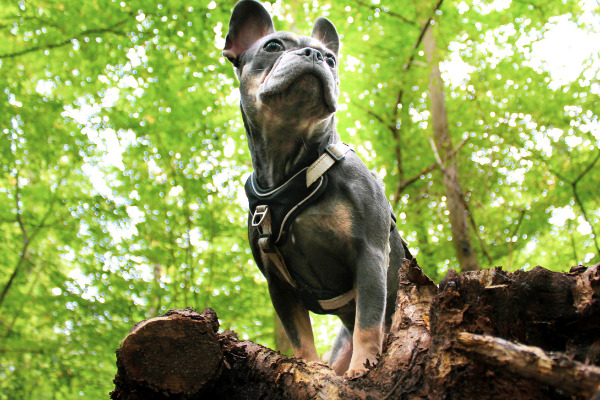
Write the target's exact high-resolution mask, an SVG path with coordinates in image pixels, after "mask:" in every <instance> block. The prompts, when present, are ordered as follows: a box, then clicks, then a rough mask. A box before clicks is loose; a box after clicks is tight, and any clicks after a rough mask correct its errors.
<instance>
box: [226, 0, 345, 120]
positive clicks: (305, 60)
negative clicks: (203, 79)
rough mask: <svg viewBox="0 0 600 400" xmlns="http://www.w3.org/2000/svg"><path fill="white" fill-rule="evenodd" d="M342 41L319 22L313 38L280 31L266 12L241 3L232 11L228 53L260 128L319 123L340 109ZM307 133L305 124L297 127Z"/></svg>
mask: <svg viewBox="0 0 600 400" xmlns="http://www.w3.org/2000/svg"><path fill="white" fill-rule="evenodd" d="M338 49H339V37H338V34H337V31H336V29H335V27H334V26H333V24H332V23H331V22H330V21H329V20H327V19H326V18H322V17H321V18H318V19H317V20H316V22H315V25H314V27H313V31H312V35H311V36H298V35H295V34H293V33H290V32H276V31H275V29H274V27H273V20H272V19H271V16H270V15H269V13H268V12H267V10H266V9H265V8H264V7H263V6H262V5H261V4H260V3H259V2H257V1H254V0H242V1H240V2H239V3H237V5H236V6H235V8H234V9H233V12H232V15H231V19H230V21H229V33H228V34H227V38H226V42H225V48H224V50H223V55H224V56H225V57H226V58H227V59H228V60H229V61H231V62H232V63H233V65H234V67H235V71H236V74H237V76H238V79H239V81H240V94H241V103H242V112H243V113H244V114H245V117H246V118H249V120H250V121H251V122H252V123H253V124H254V125H256V126H259V127H264V125H265V124H280V125H284V124H286V123H287V124H298V123H299V124H308V125H307V126H306V129H309V130H310V129H311V127H310V126H311V125H313V126H314V125H315V124H318V123H320V122H322V121H323V120H326V119H329V118H332V116H333V114H334V113H335V111H336V109H337V101H338V95H339V88H338ZM298 128H299V129H301V130H302V129H303V127H302V126H299V127H298Z"/></svg>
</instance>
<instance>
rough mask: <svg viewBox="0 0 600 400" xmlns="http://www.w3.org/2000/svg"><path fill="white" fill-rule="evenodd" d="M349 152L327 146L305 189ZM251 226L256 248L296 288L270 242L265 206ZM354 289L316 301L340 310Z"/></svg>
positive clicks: (343, 147) (339, 146)
mask: <svg viewBox="0 0 600 400" xmlns="http://www.w3.org/2000/svg"><path fill="white" fill-rule="evenodd" d="M348 151H350V147H349V146H348V145H346V144H344V143H341V142H338V143H336V144H331V145H329V146H327V148H326V149H325V152H324V153H323V154H322V155H321V156H320V157H319V158H318V159H317V160H316V161H315V162H314V163H312V164H311V165H310V166H309V167H308V169H307V172H306V187H309V186H311V185H312V184H313V183H315V182H316V181H317V179H319V178H320V177H321V176H322V175H323V174H324V173H325V172H327V170H328V169H329V168H331V167H332V166H333V165H334V164H335V163H336V162H337V161H340V160H341V159H343V158H344V156H345V155H346V153H347V152H348ZM251 223H252V226H254V227H258V228H259V229H260V231H261V235H260V238H259V239H258V246H259V247H260V250H261V252H262V253H263V254H265V255H266V256H267V257H268V258H269V259H270V260H271V262H272V263H273V264H275V267H277V270H278V271H279V273H280V274H281V276H282V277H283V279H284V280H285V281H286V282H287V283H288V284H290V285H291V286H292V287H294V288H297V287H298V286H297V285H296V282H294V280H293V278H292V276H291V274H290V272H289V271H288V269H287V267H286V265H285V260H284V259H283V256H282V255H281V253H280V252H279V250H278V249H277V246H275V245H274V244H273V243H272V241H271V233H272V230H271V215H270V210H269V207H268V206H266V205H258V206H257V207H256V210H255V212H254V215H253V216H252V222H251ZM354 296H355V293H354V289H351V290H350V291H348V292H346V293H344V294H342V295H340V296H336V297H334V298H332V299H327V300H318V302H319V305H320V306H321V307H322V308H323V309H324V310H334V309H337V308H340V307H342V306H344V305H345V304H347V303H348V302H350V301H351V300H352V299H354Z"/></svg>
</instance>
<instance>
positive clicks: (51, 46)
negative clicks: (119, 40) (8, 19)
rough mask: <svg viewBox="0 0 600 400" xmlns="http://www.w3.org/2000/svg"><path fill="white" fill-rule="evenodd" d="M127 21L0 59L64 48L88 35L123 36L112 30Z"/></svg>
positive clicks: (9, 54)
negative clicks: (108, 34) (107, 34)
mask: <svg viewBox="0 0 600 400" xmlns="http://www.w3.org/2000/svg"><path fill="white" fill-rule="evenodd" d="M127 21H128V20H122V21H120V22H117V23H116V24H113V25H110V26H108V27H106V28H95V29H88V30H84V31H81V32H79V33H78V34H77V35H75V36H73V37H71V38H69V39H65V40H63V41H61V42H57V43H50V44H45V45H40V46H35V47H30V48H28V49H24V50H20V51H16V52H14V53H7V54H0V59H4V58H15V57H19V56H22V55H24V54H27V53H33V52H35V51H40V50H50V49H55V48H58V47H63V46H66V45H68V44H70V43H72V42H73V40H77V39H81V38H82V37H86V36H90V35H98V34H104V33H113V34H115V35H121V36H124V35H125V32H121V31H116V30H114V29H115V28H117V27H119V26H121V25H123V24H124V23H125V22H127Z"/></svg>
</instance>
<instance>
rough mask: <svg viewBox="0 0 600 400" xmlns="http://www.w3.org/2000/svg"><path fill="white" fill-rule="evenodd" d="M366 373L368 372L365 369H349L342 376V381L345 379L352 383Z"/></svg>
mask: <svg viewBox="0 0 600 400" xmlns="http://www.w3.org/2000/svg"><path fill="white" fill-rule="evenodd" d="M367 372H369V370H367V369H349V370H348V371H346V373H345V374H344V379H346V380H348V381H352V380H354V379H358V378H361V377H363V376H365V375H366V374H367Z"/></svg>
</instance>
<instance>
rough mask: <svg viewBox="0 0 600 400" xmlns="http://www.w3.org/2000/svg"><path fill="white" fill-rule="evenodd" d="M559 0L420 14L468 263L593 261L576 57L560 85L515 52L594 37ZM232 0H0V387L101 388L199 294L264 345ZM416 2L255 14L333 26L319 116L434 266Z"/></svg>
mask: <svg viewBox="0 0 600 400" xmlns="http://www.w3.org/2000/svg"><path fill="white" fill-rule="evenodd" d="M567 3H568V4H563V2H559V1H558V2H551V3H544V4H543V5H542V3H540V5H535V4H534V5H529V4H526V3H520V2H506V3H505V2H494V3H492V4H494V5H495V6H494V7H492V6H491V5H490V3H484V2H479V1H478V2H474V3H472V4H471V3H469V4H467V3H465V2H444V3H443V4H442V6H441V9H440V11H438V12H437V13H433V17H434V18H433V20H434V23H435V24H436V32H437V33H436V35H437V38H436V39H437V42H438V44H439V46H440V48H441V49H440V56H441V58H442V59H445V60H447V63H445V64H444V69H445V71H447V72H446V73H445V74H446V75H445V79H447V85H446V101H447V108H448V118H449V122H450V125H451V127H450V131H451V135H452V138H453V144H454V146H455V147H459V146H461V147H460V148H459V149H458V150H457V152H456V156H457V160H458V164H459V167H460V172H461V179H462V187H463V189H464V192H465V193H464V195H465V201H466V202H467V204H468V206H469V209H470V211H471V214H472V220H471V221H472V224H473V228H475V229H472V231H474V232H475V234H474V238H473V239H474V243H475V244H476V248H477V251H478V252H479V254H478V255H479V259H480V260H481V263H482V264H483V265H486V266H492V265H504V266H505V267H507V268H512V269H515V268H520V267H531V266H534V265H536V264H542V265H544V266H546V267H549V268H555V269H562V268H565V267H568V266H570V265H571V264H576V263H580V262H588V263H589V262H597V261H598V249H597V247H598V241H599V239H598V238H597V237H595V236H594V232H595V233H596V234H597V233H598V229H600V228H598V219H599V218H600V203H599V201H598V198H597V196H595V194H596V192H597V182H598V181H599V180H600V176H599V175H598V174H599V172H598V171H599V169H598V165H600V161H598V154H600V153H599V150H598V148H599V144H600V143H599V141H600V133H599V129H600V128H599V125H598V110H599V109H600V107H598V94H599V89H598V54H597V53H592V54H591V56H590V58H589V59H587V60H585V61H584V62H583V65H582V69H581V76H580V77H579V78H578V79H575V80H574V81H565V82H561V81H558V79H557V78H556V77H555V76H553V75H552V74H551V73H550V72H548V71H551V68H550V67H551V66H548V65H546V66H544V65H540V64H539V63H536V62H533V61H532V56H531V54H532V53H533V52H534V48H535V46H536V45H535V43H537V42H539V41H540V39H541V38H542V37H543V34H544V33H545V32H546V31H548V30H549V27H550V25H546V24H547V22H548V21H550V20H552V21H556V19H552V18H553V17H554V16H559V15H566V17H561V18H563V19H566V20H567V21H571V22H572V23H573V24H578V25H579V28H580V29H581V30H583V31H584V32H591V33H593V32H596V34H597V33H598V29H599V25H598V21H597V19H593V18H587V19H586V18H581V16H582V15H588V16H589V14H584V13H583V12H582V10H581V9H580V7H579V6H578V5H577V4H573V2H567ZM233 4H234V2H233V1H227V2H216V1H213V2H210V3H208V2H206V3H202V4H200V3H198V4H193V5H190V4H189V3H185V2H182V1H169V2H164V4H159V3H157V2H154V1H144V0H140V1H123V2H115V1H83V2H72V1H66V2H46V1H19V2H13V3H11V4H7V5H4V7H1V8H0V89H1V90H2V94H3V97H2V100H1V101H0V233H1V234H2V235H3V238H4V239H5V240H4V241H3V242H2V243H1V244H0V259H1V260H3V261H2V262H1V263H0V290H1V292H0V295H1V296H2V297H1V300H0V337H1V338H2V340H1V341H0V399H12V398H14V399H21V398H36V399H44V398H54V399H72V398H78V397H83V398H101V397H104V396H107V392H108V391H110V390H111V380H112V377H113V376H114V373H115V365H114V353H113V352H114V349H116V348H117V347H118V345H119V341H120V340H121V339H122V338H123V337H124V336H125V335H126V334H127V332H128V331H129V329H130V328H131V326H132V325H133V323H134V322H137V321H139V320H142V319H144V318H148V317H152V316H155V315H157V314H161V313H164V312H165V311H166V310H167V309H169V308H183V307H187V306H191V307H194V308H196V309H198V310H201V309H203V308H204V307H207V306H211V307H213V308H215V309H216V310H217V312H218V314H219V317H220V318H221V320H222V328H223V329H228V328H233V329H235V330H236V331H237V332H239V333H240V334H241V335H242V336H243V337H244V338H250V339H252V340H255V341H260V342H263V343H266V344H269V345H272V343H273V339H272V330H273V329H274V328H273V318H272V308H271V305H270V300H269V297H268V294H267V289H266V285H265V283H264V280H263V279H262V277H261V276H260V274H259V272H258V270H257V269H256V267H255V265H254V262H253V261H252V260H251V255H250V253H249V250H248V245H247V240H246V232H245V224H246V218H247V216H246V212H247V211H246V208H245V207H246V200H245V197H244V195H243V192H241V182H242V180H243V178H244V176H245V174H247V173H248V172H249V171H250V168H251V166H250V157H249V154H248V151H247V146H246V140H245V136H244V130H243V125H242V121H241V118H240V114H239V111H238V104H237V101H238V100H237V94H236V91H235V90H233V91H232V87H235V86H236V85H237V82H236V81H235V77H234V74H233V70H232V68H231V66H230V65H229V63H227V62H226V60H225V59H224V58H223V57H221V55H220V53H221V50H220V47H221V46H222V43H223V39H224V36H225V34H226V30H227V21H228V19H229V12H230V9H231V7H232V6H233ZM508 5H510V7H504V6H508ZM434 6H435V4H434V3H431V4H423V3H419V2H414V3H413V2H403V1H390V2H387V3H386V2H379V1H371V2H363V1H358V0H357V1H352V2H350V3H349V4H345V3H333V2H319V3H317V2H310V3H298V4H296V3H292V2H290V3H289V4H285V5H284V6H283V8H282V7H281V4H280V3H276V4H275V5H274V6H272V10H273V12H274V14H275V15H276V20H275V24H276V27H277V28H278V29H289V28H290V27H291V26H292V24H291V23H290V22H291V21H294V24H293V29H295V30H296V31H297V32H299V33H308V32H310V29H311V28H312V22H313V21H314V20H315V19H316V17H317V16H319V15H326V16H327V17H328V18H330V19H331V20H332V21H333V22H334V23H335V24H336V26H337V28H338V31H339V32H340V34H341V35H342V44H343V47H342V60H341V66H340V68H341V81H342V94H341V97H340V105H341V108H340V111H339V112H338V120H339V122H338V130H339V132H340V134H341V136H342V138H343V140H344V141H346V142H349V143H351V144H353V145H354V146H355V147H356V151H357V154H359V155H360V156H361V157H362V158H363V159H364V160H365V162H367V164H368V165H369V167H371V168H373V169H375V170H376V171H378V172H380V173H382V174H385V176H384V180H385V182H386V184H387V187H388V192H389V195H390V199H391V201H392V203H393V204H394V205H395V210H396V214H397V215H398V216H399V217H400V220H399V226H400V229H401V230H402V231H403V234H404V236H405V237H406V238H407V239H408V240H409V241H410V246H411V248H412V249H413V251H414V252H415V253H417V257H418V259H419V262H420V264H421V265H423V266H424V268H425V269H426V271H427V272H428V273H429V274H430V276H432V277H437V278H440V277H441V276H443V273H444V271H445V270H446V269H447V268H452V267H454V266H455V264H456V259H455V256H454V254H453V251H454V250H453V248H452V246H451V243H450V240H451V237H450V230H449V228H448V218H447V214H446V210H445V198H444V195H443V193H444V190H443V187H442V183H441V173H440V170H439V168H438V166H436V159H435V157H434V152H433V151H432V149H431V145H430V141H429V138H430V136H431V133H430V126H429V124H428V118H429V112H428V100H427V81H428V76H427V74H428V72H427V71H428V69H427V67H426V65H425V60H424V57H423V54H422V52H421V47H419V46H417V47H416V48H415V49H413V47H415V45H416V44H417V42H418V38H419V36H420V32H421V29H422V27H423V23H424V21H425V20H426V19H427V18H428V17H429V16H430V14H432V10H433V9H434ZM496 6H498V9H496V8H495V7H496ZM585 7H587V6H585ZM585 7H584V8H585ZM569 13H570V14H569ZM286 19H287V20H286ZM457 57H458V58H460V60H462V62H463V64H460V63H456V62H455V61H456V60H457ZM410 60H412V61H411V62H409V61H410ZM453 68H454V69H453ZM399 94H402V96H401V102H400V103H398V98H399V97H400V96H399ZM592 230H594V232H592ZM325 342H326V341H323V343H325ZM323 343H321V344H320V346H323Z"/></svg>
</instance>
